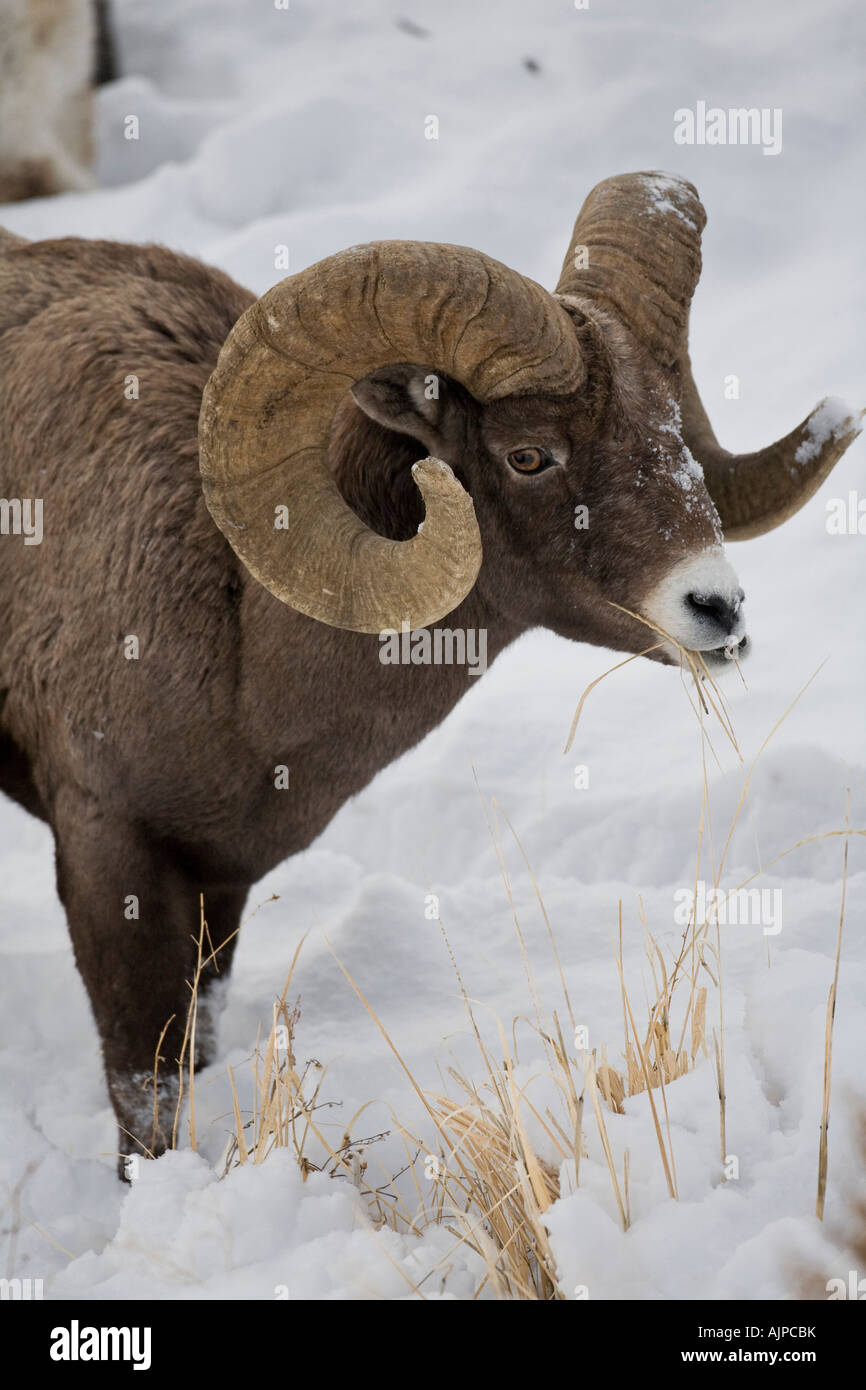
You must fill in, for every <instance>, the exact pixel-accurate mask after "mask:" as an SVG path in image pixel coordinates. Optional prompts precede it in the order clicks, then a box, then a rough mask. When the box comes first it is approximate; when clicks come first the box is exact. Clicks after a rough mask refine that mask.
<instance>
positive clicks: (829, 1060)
mask: <svg viewBox="0 0 866 1390" xmlns="http://www.w3.org/2000/svg"><path fill="white" fill-rule="evenodd" d="M850 819H851V793H850V791H849V792H848V793H847V796H846V802H845V825H846V827H847V826H848V825H849V824H850ZM847 887H848V837H847V836H846V837H845V849H844V851H843V855H842V903H841V906H840V908H839V930H838V932H837V933H836V960H835V963H834V967H833V980H832V983H831V985H830V993H829V995H828V997H827V1021H826V1023H825V1025H824V1094H823V1103H822V1106H821V1129H820V1138H819V1140H818V1195H817V1198H816V1199H815V1215H816V1216H817V1218H818V1220H819V1221H823V1220H824V1199H825V1197H826V1195H827V1164H828V1159H829V1154H828V1149H827V1135H828V1130H829V1125H830V1079H831V1074H832V1069H833V1022H834V1019H835V1017H836V991H837V989H838V986H839V961H840V959H841V956H842V925H843V923H844V921H845V894H846V891H847Z"/></svg>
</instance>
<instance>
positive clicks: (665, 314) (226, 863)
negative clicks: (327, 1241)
mask: <svg viewBox="0 0 866 1390" xmlns="http://www.w3.org/2000/svg"><path fill="white" fill-rule="evenodd" d="M704 221H705V214H704V211H703V208H702V206H701V203H700V202H699V200H698V196H697V193H696V191H695V189H694V188H693V187H692V186H691V184H688V183H685V182H682V181H680V180H677V179H673V178H671V177H668V176H663V175H659V174H628V175H623V176H621V177H617V178H612V179H608V180H606V181H605V182H603V183H601V184H599V185H598V186H597V187H596V188H595V189H594V190H593V192H592V193H591V194H590V195H589V197H588V198H587V200H586V202H585V203H584V206H583V209H582V211H581V213H580V215H579V217H578V220H577V223H576V226H575V230H574V236H573V240H572V245H571V247H570V248H569V251H568V254H567V256H566V259H565V265H564V268H563V272H562V276H561V279H560V282H559V285H558V288H557V292H556V294H555V295H551V294H549V293H548V292H547V291H546V290H544V289H542V288H541V286H539V285H537V284H535V283H534V282H533V281H531V280H527V279H525V278H524V277H523V276H522V275H520V274H518V273H517V272H516V271H513V270H510V269H508V268H507V267H506V266H504V265H502V264H500V263H499V262H497V261H495V260H492V259H491V258H490V257H489V256H486V255H483V254H482V253H481V252H479V251H474V250H470V249H468V248H466V247H459V246H442V245H433V244H424V243H412V242H401V241H393V242H379V243H374V244H371V245H366V246H354V247H351V248H350V249H349V250H346V251H343V252H341V253H339V254H338V255H334V256H330V257H329V258H328V259H327V260H324V261H322V262H320V263H319V264H317V265H313V266H311V267H309V269H307V270H304V271H302V272H301V273H300V274H298V275H294V276H291V277H290V278H289V279H287V280H284V281H282V283H280V284H278V285H276V286H275V287H274V288H273V289H271V290H270V291H268V293H267V294H265V295H264V297H263V298H262V299H260V300H258V301H257V302H256V301H254V299H253V296H252V295H250V294H249V293H248V292H247V291H246V290H243V289H241V288H240V287H239V286H237V285H236V284H234V283H233V282H232V281H231V280H230V279H228V278H227V277H226V276H225V275H223V274H221V273H220V272H219V271H217V270H212V269H209V268H207V267H206V266H204V265H202V264H200V263H199V262H197V261H195V260H191V259H187V258H186V257H184V256H180V255H175V254H173V253H172V252H170V251H167V250H165V249H163V248H161V247H156V246H126V245H115V244H112V243H107V242H91V241H80V240H75V239H72V238H70V239H66V240H58V241H49V242H42V243H33V244H31V243H27V242H24V241H23V240H21V239H20V238H15V237H12V236H10V235H9V234H8V233H7V234H5V242H2V244H0V441H2V453H0V457H2V470H3V473H2V487H3V489H4V492H5V493H6V494H7V498H6V504H5V505H6V506H7V510H8V508H11V507H12V502H13V501H16V500H17V502H18V503H19V504H22V505H23V502H24V500H25V499H31V500H32V501H33V502H34V503H35V501H37V500H38V501H40V502H41V503H42V506H43V508H44V512H43V516H44V535H43V537H42V540H41V544H38V545H37V544H31V545H28V544H26V543H25V542H26V541H27V540H28V539H30V540H33V539H34V537H33V536H30V537H27V536H23V537H22V536H18V537H16V536H14V535H3V536H2V537H0V613H2V623H0V787H2V789H3V790H5V791H6V792H7V793H8V794H9V795H10V796H12V797H13V798H15V799H16V800H17V801H18V802H20V804H21V805H22V806H24V807H26V808H27V809H28V810H29V811H31V812H33V814H35V815H37V816H40V817H42V818H43V819H44V820H46V821H47V822H48V823H49V824H50V826H51V828H52V830H53V832H54V836H55V841H56V846H57V883H58V890H59V894H60V897H61V899H62V901H63V904H64V906H65V908H66V913H67V917H68V921H69V927H70V931H71V934H72V940H73V943H74V947H75V955H76V960H77V962H78V966H79V969H80V970H81V973H82V975H83V977H84V981H85V983H86V986H87V989H88V991H89V994H90V999H91V1002H92V1005H93V1010H94V1013H95V1016H96V1021H97V1025H98V1028H99V1032H100V1035H101V1038H102V1044H103V1050H104V1058H105V1066H106V1072H107V1078H108V1087H109V1091H110V1094H111V1098H112V1101H113V1103H114V1108H115V1111H116V1114H117V1118H118V1122H119V1124H120V1127H121V1148H122V1149H123V1150H125V1151H127V1152H129V1151H134V1150H135V1147H136V1141H138V1142H140V1143H141V1144H142V1146H143V1147H144V1148H145V1149H146V1150H148V1151H150V1152H153V1153H158V1152H160V1151H161V1148H162V1147H163V1145H164V1143H165V1135H164V1133H163V1132H162V1130H161V1129H160V1128H157V1131H156V1132H155V1133H152V1132H151V1116H152V1095H151V1093H150V1090H149V1081H150V1078H151V1075H152V1071H153V1066H154V1053H155V1049H156V1045H157V1040H158V1038H159V1037H160V1034H161V1031H162V1029H163V1027H164V1025H165V1024H166V1023H167V1021H168V1020H169V1019H171V1018H173V1020H174V1021H173V1022H172V1023H171V1024H170V1026H169V1028H168V1031H167V1032H166V1034H165V1038H164V1040H163V1044H162V1055H163V1057H164V1058H165V1059H167V1061H168V1063H171V1060H172V1059H174V1058H175V1057H176V1056H177V1052H178V1049H179V1045H180V1039H181V1035H182V1031H183V1028H182V1020H183V1019H184V1018H185V1015H186V1008H187V1002H188V991H187V987H186V985H185V983H184V982H185V981H186V980H189V979H190V978H191V972H192V969H193V965H194V949H193V945H192V938H193V936H194V935H195V934H196V931H197V927H198V915H199V894H200V893H203V895H204V901H205V911H206V917H207V921H208V924H209V929H210V936H211V938H212V941H213V943H214V945H215V946H219V945H220V943H222V942H223V941H225V940H226V939H227V938H229V937H231V934H232V933H233V932H234V931H235V929H236V927H237V925H238V922H239V919H240V914H241V910H242V908H243V904H244V901H245V899H246V897H247V893H248V890H249V888H250V886H251V885H252V884H253V883H255V882H256V880H257V879H259V878H260V877H261V876H262V875H263V874H264V873H265V872H266V871H267V870H269V869H271V868H272V867H273V866H274V865H276V864H279V863H280V861H281V860H283V859H284V858H285V857H286V856H288V855H291V854H295V853H297V852H298V851H299V850H302V849H304V848H305V847H306V846H307V845H309V844H310V842H311V841H312V840H313V839H315V837H316V836H317V835H318V834H319V833H320V832H321V831H322V830H323V829H324V827H325V826H326V825H327V824H328V822H329V820H330V819H331V817H332V816H333V815H334V814H335V812H336V811H337V810H338V809H339V807H340V806H342V805H343V803H344V802H345V801H346V800H347V799H348V798H349V797H351V796H354V795H355V794H356V793H357V792H359V791H360V790H361V788H362V787H364V786H365V785H366V784H367V783H368V782H369V781H370V779H371V778H372V777H373V776H374V774H375V773H376V772H377V771H378V770H379V769H380V768H382V767H384V766H385V765H386V764H387V763H389V762H390V761H391V760H392V759H394V758H396V757H398V756H399V755H400V754H401V753H403V752H404V751H405V750H406V749H408V748H411V747H412V745H413V744H415V743H417V742H418V740H419V739H421V738H422V737H423V736H424V735H425V734H426V733H427V732H428V730H430V729H431V728H433V726H434V725H436V724H438V723H439V722H440V721H441V720H442V719H444V717H445V716H446V714H447V713H448V711H449V710H450V709H451V708H452V706H453V705H454V704H455V703H456V702H457V700H459V698H460V696H461V695H462V694H463V693H464V692H465V690H466V689H467V687H468V686H469V684H470V683H471V679H470V674H469V672H468V671H467V668H466V667H465V666H460V665H455V664H451V665H448V664H443V665H439V666H436V667H435V669H434V668H432V667H427V668H426V669H425V668H424V667H423V666H420V665H415V664H401V663H396V664H384V663H383V662H382V661H381V660H380V653H381V650H382V644H381V641H380V636H379V635H377V634H381V633H382V632H383V631H384V630H386V629H387V630H400V629H402V628H403V627H404V625H406V628H407V629H408V630H410V631H414V630H417V629H420V628H423V627H425V626H427V625H431V624H436V623H438V622H439V620H440V619H442V618H444V617H445V615H448V627H449V629H451V630H452V631H453V630H467V629H473V630H482V629H483V630H484V631H486V633H487V640H488V657H489V659H492V658H494V657H495V656H496V654H497V653H498V652H500V651H501V650H502V649H503V648H504V647H505V646H506V645H507V644H508V643H509V642H511V641H512V640H513V639H514V638H515V637H517V636H518V634H520V633H521V632H524V631H525V630H526V629H528V628H530V627H533V626H545V627H548V628H551V629H553V630H554V631H555V632H557V633H560V634H562V635H563V636H566V637H570V638H573V639H575V640H578V641H583V642H591V643H596V644H598V645H601V646H606V647H613V648H617V649H620V650H623V651H627V652H644V651H645V650H646V649H647V648H650V647H652V648H653V650H651V651H650V652H649V653H648V654H649V656H650V657H651V659H653V660H656V661H662V662H667V663H672V662H674V661H677V660H678V659H679V654H678V652H677V650H676V647H675V646H672V645H671V643H670V642H668V641H667V640H666V639H665V638H663V637H661V636H660V635H659V634H658V633H657V632H656V631H654V630H652V629H651V628H648V627H647V626H646V624H645V623H644V622H643V621H641V620H640V618H638V617H635V616H632V615H633V614H638V615H642V616H643V617H644V618H645V619H646V620H647V622H648V623H651V624H655V625H656V626H657V627H658V628H660V629H662V630H663V632H664V633H666V634H668V636H669V637H670V638H672V639H674V641H675V642H677V643H680V644H682V646H683V647H685V648H686V649H688V650H691V651H696V652H701V653H703V654H704V656H705V658H706V659H707V660H708V661H711V662H713V661H717V662H718V663H724V661H725V657H726V656H729V655H731V654H732V652H735V651H737V650H739V652H740V653H742V651H743V649H744V647H745V644H746V637H745V632H744V623H743V616H742V609H741V600H742V598H743V594H742V591H741V590H740V587H739V584H738V581H737V579H736V576H735V575H734V572H733V570H732V569H731V567H730V565H729V564H728V563H727V561H726V560H725V558H724V556H723V552H722V532H723V530H724V531H725V532H726V533H727V535H728V536H729V537H732V538H734V539H742V538H745V537H751V536H758V535H760V534H761V533H762V532H764V531H768V530H770V529H771V528H773V527H774V526H777V525H778V524H779V523H780V522H782V521H784V520H785V519H786V518H787V517H789V516H790V515H791V514H792V513H793V512H795V511H796V510H797V509H798V508H799V507H801V506H802V505H803V504H804V503H805V502H806V501H807V499H808V498H809V497H810V496H811V495H812V493H814V491H815V490H816V488H817V487H818V486H819V485H820V483H821V482H822V480H823V479H824V478H825V477H826V475H827V474H828V472H829V470H830V469H831V467H832V466H833V464H834V463H835V461H836V460H837V459H838V458H839V457H840V455H841V454H842V452H843V451H844V449H845V448H846V447H847V445H848V444H849V443H850V441H851V440H852V439H853V438H854V436H855V435H856V433H857V432H858V428H859V426H858V424H857V422H856V421H855V420H853V419H851V418H849V417H844V418H843V416H842V415H841V414H837V415H836V416H832V414H831V413H829V412H828V410H827V408H826V407H824V408H819V409H818V411H817V412H813V413H812V415H810V416H809V417H808V418H807V419H806V420H805V421H804V423H803V424H802V425H800V426H799V427H798V428H797V429H795V430H794V431H793V432H792V433H791V434H790V435H788V436H787V438H785V439H783V440H782V441H781V442H779V443H776V444H773V445H771V446H770V447H769V448H767V449H764V450H762V451H760V452H758V453H755V454H749V455H746V456H743V457H737V456H734V455H732V454H729V453H726V452H725V451H724V450H723V449H721V448H720V447H719V445H718V443H717V441H716V439H715V437H714V435H713V432H712V430H711V428H710V425H709V422H708V420H707V417H706V415H705V413H704V411H703V408H702V406H701V403H700V400H699V398H698V394H697V391H696V388H695V385H694V382H693V379H692V374H691V368H690V365H689V358H688V353H687V321H688V311H689V303H690V300H691V297H692V293H693V290H694V288H695V284H696V282H697V279H698V274H699V270H700V233H701V230H702V228H703V225H704ZM425 454H426V455H429V457H427V458H424V457H423V456H424V455H425ZM448 465H450V466H448ZM701 465H702V467H703V472H702V470H701ZM202 484H203V486H202ZM581 508H586V509H588V519H589V524H588V525H583V524H579V525H577V526H576V525H575V520H576V517H577V516H578V515H580V516H584V514H583V513H581V512H580V509H581ZM19 514H20V515H23V512H22V511H21V506H19ZM15 516H16V513H14V511H9V512H8V515H7V521H8V520H9V518H10V517H11V519H12V521H13V522H14V520H15ZM422 518H423V522H422ZM584 520H585V516H584ZM419 523H421V524H419ZM6 529H7V530H8V529H9V527H8V526H7V527H6ZM12 529H15V528H14V527H13V528H12ZM626 610H628V611H626ZM280 769H286V770H287V772H288V784H289V785H288V790H285V789H283V788H284V786H285V781H286V778H285V777H283V778H281V777H280V775H279V770H280ZM278 787H279V788H280V789H277V788H278ZM233 944H234V939H232V940H231V941H230V943H229V944H228V945H227V946H226V947H225V949H224V951H223V954H222V957H221V959H220V961H219V964H220V967H221V970H222V972H223V973H225V972H226V971H227V969H228V966H229V961H230V957H231V952H232V948H233ZM212 978H213V967H211V969H209V971H208V972H207V979H206V981H205V985H204V988H203V996H202V999H203V1002H202V1006H201V1007H202V1009H203V1008H204V1004H205V1003H206V1001H207V990H208V986H209V985H210V984H211V983H212ZM202 1017H203V1015H202V1012H201V1011H200V1014H199V1035H198V1044H199V1061H200V1062H203V1061H206V1060H207V1058H208V1056H209V1055H210V1048H211V1046H212V1041H211V1038H210V1035H209V1034H208V1033H207V1031H206V1030H205V1029H204V1028H203V1027H202ZM171 1072H172V1068H171V1066H170V1065H167V1066H166V1067H165V1068H164V1070H163V1076H164V1080H163V1081H162V1082H161V1083H160V1084H161V1087H162V1095H163V1096H164V1097H165V1098H169V1099H170V1096H171V1092H172V1077H171ZM169 1111H170V1107H169ZM162 1113H163V1114H165V1108H164V1107H163V1112H162Z"/></svg>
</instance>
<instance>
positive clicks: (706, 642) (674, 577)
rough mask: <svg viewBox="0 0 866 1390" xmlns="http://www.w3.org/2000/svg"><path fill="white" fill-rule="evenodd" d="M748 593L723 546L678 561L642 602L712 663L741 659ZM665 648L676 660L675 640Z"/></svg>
mask: <svg viewBox="0 0 866 1390" xmlns="http://www.w3.org/2000/svg"><path fill="white" fill-rule="evenodd" d="M744 598H745V594H744V593H743V591H742V589H741V588H740V582H739V580H738V579H737V576H736V573H735V572H734V570H733V568H732V566H731V565H729V564H728V561H727V560H726V559H725V555H724V551H723V550H722V549H721V547H720V546H714V547H712V548H711V549H709V550H703V551H701V553H700V554H699V555H691V556H689V557H688V559H686V560H681V561H680V563H679V564H678V565H675V566H674V568H673V569H672V570H670V571H669V572H668V573H667V574H666V575H665V577H664V579H662V580H661V582H660V583H659V584H657V585H656V587H655V588H654V589H653V590H652V592H651V593H650V594H649V595H648V597H647V598H646V599H645V600H644V602H643V603H642V604H641V607H640V611H641V613H642V614H643V616H644V617H645V618H647V619H648V620H649V621H650V622H651V623H655V624H656V626H657V627H660V628H662V629H663V630H664V631H665V632H666V633H668V635H669V636H670V637H673V638H675V639H676V641H677V642H679V643H680V645H681V646H683V647H685V648H687V650H688V651H692V652H700V653H701V655H702V657H703V658H704V660H705V661H706V662H707V664H708V665H710V664H712V665H716V664H721V663H723V662H725V661H733V660H735V659H736V660H740V659H741V658H742V657H743V656H744V655H745V654H746V652H747V651H748V649H749V639H748V637H747V636H746V624H745V619H744V617H743V600H744ZM665 651H666V652H667V653H668V655H670V656H672V657H673V658H674V660H677V661H678V660H679V652H678V651H677V649H676V647H675V646H674V645H673V644H672V643H666V644H665Z"/></svg>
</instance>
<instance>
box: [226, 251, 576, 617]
mask: <svg viewBox="0 0 866 1390" xmlns="http://www.w3.org/2000/svg"><path fill="white" fill-rule="evenodd" d="M397 362H410V363H419V364H423V365H429V366H430V367H431V368H432V369H433V370H434V371H440V372H442V373H443V374H446V375H448V376H450V377H453V378H454V379H455V380H457V381H459V382H460V383H461V384H462V385H463V386H465V387H466V389H467V390H468V391H469V392H470V393H471V394H472V395H473V396H474V397H475V398H476V399H477V400H479V401H481V402H484V401H491V400H495V399H498V398H499V397H501V396H504V395H511V394H519V393H521V392H529V391H546V392H552V393H554V394H561V393H569V392H572V391H576V390H577V389H578V388H579V386H580V385H581V383H582V381H583V376H584V366H583V362H582V359H581V356H580V350H579V347H578V343H577V337H576V335H575V332H574V327H573V324H572V322H571V320H570V319H569V317H568V315H567V314H566V312H565V311H564V310H563V309H562V308H561V307H560V306H559V305H557V304H556V302H555V301H554V300H553V299H552V297H551V296H550V295H549V294H548V292H547V291H546V290H544V289H542V287H541V286H540V285H536V284H535V283H534V282H533V281H531V280H527V279H525V278H524V277H523V276H521V275H518V274H517V273H516V272H515V271H513V270H509V269H508V268H507V267H506V266H504V265H501V264H500V263H499V262H498V261H494V260H492V259H491V258H490V257H488V256H484V255H482V254H481V253H480V252H478V251H472V250H470V249H468V248H466V247H458V246H441V245H436V244H432V243H430V244H427V243H423V242H401V241H391V242H374V243H371V244H370V245H367V246H356V247H352V248H351V249H350V250H348V251H342V252H340V253H339V254H338V255H336V256H331V257H329V258H328V259H327V260H324V261H320V262H319V263H318V264H317V265H314V266H311V267H310V268H309V269H308V270H305V271H302V272H301V273H300V274H298V275H294V276H291V277H290V278H289V279H287V280H283V281H282V282H281V283H280V284H279V285H276V286H275V287H274V288H273V289H272V290H269V291H268V293H267V294H265V295H264V297H263V298H262V299H260V300H259V301H258V302H257V303H256V304H254V305H253V306H252V307H251V308H250V309H249V310H248V311H247V312H246V313H245V314H244V315H243V317H242V318H241V319H240V320H239V321H238V323H237V324H236V325H235V327H234V328H233V329H232V332H231V333H230V334H229V337H228V339H227V340H226V343H225V345H224V347H223V349H222V352H221V353H220V357H219V362H218V364H217V367H216V369H215V371H214V373H213V375H212V376H211V379H210V381H209V382H208V384H207V387H206V389H205V392H204V399H203V402H202V409H201V417H200V421H199V443H200V457H201V471H202V476H203V484H204V493H205V499H206V501H207V505H208V507H209V509H210V511H211V514H212V516H213V517H214V520H215V521H216V523H217V525H218V526H219V528H220V530H221V531H222V532H223V534H224V535H225V536H226V537H227V539H228V540H229V541H230V543H231V545H232V546H233V548H234V549H235V551H236V552H237V554H238V555H239V556H240V558H241V559H242V560H243V562H244V564H245V565H246V566H247V568H248V569H249V570H250V571H251V573H252V574H253V575H254V576H255V577H256V579H258V580H260V582H261V583H262V584H264V585H265V587H266V588H268V589H269V590H270V591H271V593H273V594H275V595H276V596H277V597H278V598H280V599H282V601H283V602H284V603H287V604H289V605H290V606H291V607H292V608H296V609H298V610H299V611H300V612H302V613H306V614H308V615H309V616H310V617H312V618H316V619H318V620H319V621H320V622H325V623H330V624H331V625H332V626H334V627H341V628H348V629H351V630H353V631H355V632H381V631H383V630H384V629H386V628H392V629H393V628H399V627H400V626H401V623H403V622H407V623H408V624H409V626H410V627H423V626H425V625H426V624H428V623H431V622H435V621H437V620H438V619H439V618H441V617H443V616H444V615H445V614H446V613H449V612H451V611H452V610H453V609H454V608H455V607H456V606H457V604H458V603H459V602H460V601H461V599H463V598H464V597H465V596H466V594H467V593H468V592H469V590H470V589H471V588H472V585H473V584H474V582H475V579H476V576H477V573H478V569H479V566H480V564H481V539H480V535H479V532H478V524H477V522H476V519H475V512H474V508H473V506H472V500H471V498H470V497H469V495H468V493H467V492H465V491H464V489H463V488H462V487H461V486H460V484H459V483H458V482H457V480H456V479H455V477H454V475H453V473H452V472H451V469H450V468H448V467H447V466H446V465H445V464H442V463H440V462H438V461H436V460H431V459H425V460H423V461H422V462H419V463H417V464H416V465H415V468H414V477H415V481H416V483H417V484H418V486H419V488H420V489H421V493H422V496H423V498H424V503H425V508H426V514H425V519H424V522H423V524H422V526H421V527H420V528H419V531H418V534H417V535H416V536H414V537H413V538H412V539H411V540H408V541H391V540H386V539H385V538H384V537H383V536H379V535H377V534H376V533H375V532H373V531H371V530H370V529H369V528H368V527H367V526H366V525H364V523H363V522H362V521H361V520H360V519H359V518H358V516H357V515H356V514H355V513H354V512H353V511H352V510H351V508H350V507H349V506H348V505H347V504H346V502H345V501H344V500H343V498H342V496H341V494H340V492H339V491H338V489H337V486H336V484H335V482H334V480H333V477H332V476H331V473H330V472H329V471H328V469H327V467H326V465H325V449H326V444H327V439H328V432H329V428H330V425H331V421H332V419H333V415H334V411H335V409H336V407H337V405H338V403H339V401H340V400H341V399H342V397H343V396H344V395H345V394H346V392H347V391H348V390H349V389H350V387H351V386H352V385H354V383H355V382H357V381H360V380H361V379H362V378H363V377H364V376H366V375H367V374H368V373H370V372H371V371H374V370H375V369H376V368H378V367H383V366H387V365H390V364H392V363H397ZM279 521H285V522H286V525H285V529H280V528H279V526H278V525H275V522H279Z"/></svg>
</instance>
